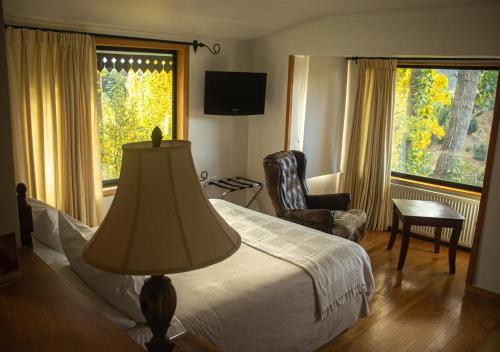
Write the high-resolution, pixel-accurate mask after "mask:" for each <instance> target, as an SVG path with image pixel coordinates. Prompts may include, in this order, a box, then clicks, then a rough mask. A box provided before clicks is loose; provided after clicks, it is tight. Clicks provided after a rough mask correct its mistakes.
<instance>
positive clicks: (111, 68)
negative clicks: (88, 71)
mask: <svg viewBox="0 0 500 352" xmlns="http://www.w3.org/2000/svg"><path fill="white" fill-rule="evenodd" d="M97 63H98V66H97V67H98V78H99V79H98V84H99V86H98V93H99V102H100V105H99V139H100V148H101V176H102V179H103V180H104V184H112V183H115V182H116V181H117V179H118V178H119V176H120V167H121V158H122V148H121V147H122V145H123V144H125V143H131V142H138V141H144V140H149V139H150V138H151V137H150V136H151V131H152V130H153V128H154V127H155V126H159V127H160V128H161V130H162V132H163V135H164V139H173V136H174V135H175V130H174V129H175V104H174V99H175V84H174V82H175V64H176V55H175V52H168V51H140V52H139V51H131V50H130V49H125V50H117V49H116V48H110V49H108V48H98V50H97Z"/></svg>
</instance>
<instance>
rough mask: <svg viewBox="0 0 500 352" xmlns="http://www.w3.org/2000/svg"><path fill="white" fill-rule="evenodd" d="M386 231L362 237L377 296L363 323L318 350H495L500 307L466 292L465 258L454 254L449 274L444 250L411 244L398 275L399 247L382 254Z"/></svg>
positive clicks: (419, 242)
mask: <svg viewBox="0 0 500 352" xmlns="http://www.w3.org/2000/svg"><path fill="white" fill-rule="evenodd" d="M388 241H389V232H367V233H366V235H365V238H364V239H363V241H361V243H360V244H361V245H362V246H363V247H364V248H365V249H366V251H367V252H368V254H369V255H370V260H371V263H372V267H373V272H374V277H375V282H376V293H375V294H374V297H373V299H372V302H371V308H370V309H371V312H370V315H369V316H368V317H367V318H364V319H361V320H359V321H358V322H357V323H356V324H355V325H354V326H353V327H351V328H350V329H349V330H348V331H347V332H345V333H344V334H342V335H341V336H339V337H337V338H336V339H335V340H333V341H331V342H330V343H328V344H327V345H326V346H323V347H322V348H321V349H319V352H332V351H356V352H358V351H360V352H362V351H371V352H373V351H418V352H420V351H460V352H466V351H478V352H489V351H496V352H498V351H500V303H499V302H495V301H493V300H490V299H487V298H484V297H481V296H477V295H474V294H466V293H465V276H466V275H467V265H468V263H469V253H468V252H465V251H461V250H458V251H457V261H456V265H457V272H456V274H455V275H450V274H449V273H448V248H447V247H445V246H441V252H440V253H439V254H435V253H434V251H433V250H434V245H433V243H432V242H426V241H422V240H419V239H416V238H411V239H410V247H409V250H408V256H407V257H406V263H405V267H404V269H403V270H402V271H401V272H398V271H397V269H396V267H397V261H398V257H399V250H400V245H401V243H400V242H401V237H400V235H399V236H398V239H397V241H396V244H395V245H394V248H393V249H392V250H390V251H388V250H387V249H386V247H387V243H388Z"/></svg>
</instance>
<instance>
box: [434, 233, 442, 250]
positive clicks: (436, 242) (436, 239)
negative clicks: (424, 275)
mask: <svg viewBox="0 0 500 352" xmlns="http://www.w3.org/2000/svg"><path fill="white" fill-rule="evenodd" d="M442 232H443V228H442V227H436V228H435V229H434V253H439V245H440V244H441V233H442Z"/></svg>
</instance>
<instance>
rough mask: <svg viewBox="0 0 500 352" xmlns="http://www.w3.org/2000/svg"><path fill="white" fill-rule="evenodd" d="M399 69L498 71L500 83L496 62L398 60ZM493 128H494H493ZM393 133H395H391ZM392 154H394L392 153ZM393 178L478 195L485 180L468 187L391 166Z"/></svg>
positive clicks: (499, 68)
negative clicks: (480, 183)
mask: <svg viewBox="0 0 500 352" xmlns="http://www.w3.org/2000/svg"><path fill="white" fill-rule="evenodd" d="M397 68H417V69H418V68H423V69H429V68H431V69H451V70H466V69H469V70H470V69H475V70H491V71H493V70H494V71H498V72H499V81H498V82H500V61H496V60H470V61H463V59H462V60H434V59H433V60H429V61H427V60H413V59H412V60H404V59H401V60H398V64H397ZM498 82H497V89H496V93H495V94H496V96H497V93H498V91H499V88H500V87H499V83H498ZM498 104H499V102H498V100H495V106H494V109H496V106H497V105H498ZM492 128H493V126H492ZM391 133H393V131H391ZM492 134H493V131H490V136H489V140H488V147H491V138H492ZM391 154H392V153H391ZM487 162H488V159H486V160H485V168H486V165H487ZM391 176H392V177H397V178H400V179H404V180H409V181H418V182H424V183H428V184H430V185H436V186H445V187H449V188H452V189H456V190H459V191H471V192H476V193H482V192H483V187H484V180H483V187H481V186H475V185H468V184H465V183H458V182H452V181H446V180H440V179H437V178H433V177H429V176H420V175H413V174H407V173H403V172H399V171H394V170H392V166H391Z"/></svg>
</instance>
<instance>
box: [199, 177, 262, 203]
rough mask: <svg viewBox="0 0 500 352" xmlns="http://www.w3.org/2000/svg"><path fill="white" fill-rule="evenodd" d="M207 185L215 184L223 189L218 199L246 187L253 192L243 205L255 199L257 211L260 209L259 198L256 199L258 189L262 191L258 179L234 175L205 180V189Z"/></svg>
mask: <svg viewBox="0 0 500 352" xmlns="http://www.w3.org/2000/svg"><path fill="white" fill-rule="evenodd" d="M208 186H216V187H219V188H222V189H224V190H225V191H224V193H222V196H221V197H220V199H224V197H225V196H227V195H228V194H229V193H233V192H238V191H243V190H245V189H248V190H250V191H251V192H252V193H253V195H252V198H250V200H249V201H248V203H247V205H246V206H245V207H246V208H248V207H249V206H250V205H251V204H252V203H253V202H254V201H256V202H257V207H258V208H259V211H262V208H261V206H260V203H259V200H258V199H257V196H258V195H259V193H260V191H262V188H263V187H262V183H261V182H259V181H255V180H251V179H249V178H246V177H240V176H236V177H234V178H232V177H229V178H221V179H218V180H213V181H209V182H206V183H205V191H206V188H207V187H208Z"/></svg>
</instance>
